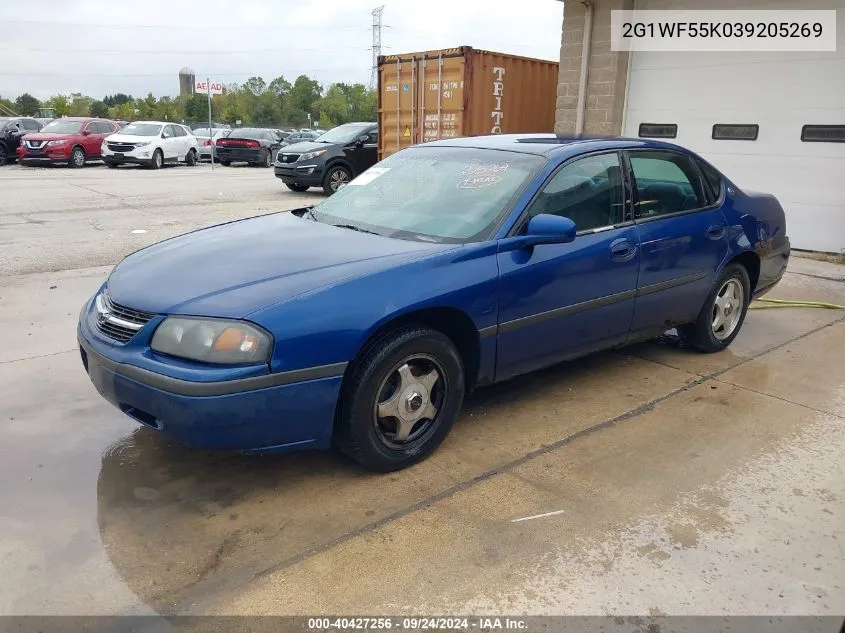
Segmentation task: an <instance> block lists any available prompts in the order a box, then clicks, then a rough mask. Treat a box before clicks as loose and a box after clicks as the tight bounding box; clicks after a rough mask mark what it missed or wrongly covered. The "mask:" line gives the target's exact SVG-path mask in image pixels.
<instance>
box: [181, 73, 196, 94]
mask: <svg viewBox="0 0 845 633" xmlns="http://www.w3.org/2000/svg"><path fill="white" fill-rule="evenodd" d="M196 79H197V77H196V75H195V74H194V69H193V68H188V67H187V66H185V67H184V68H183V69H182V70H180V71H179V96H180V97H190V96H191V95H192V94H194V87H195V86H196V85H197V82H196Z"/></svg>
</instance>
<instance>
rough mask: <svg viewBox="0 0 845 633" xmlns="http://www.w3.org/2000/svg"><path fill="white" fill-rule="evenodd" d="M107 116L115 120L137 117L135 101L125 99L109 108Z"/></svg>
mask: <svg viewBox="0 0 845 633" xmlns="http://www.w3.org/2000/svg"><path fill="white" fill-rule="evenodd" d="M109 118H110V119H114V120H115V121H134V120H135V119H137V118H138V117H137V116H136V115H135V103H134V102H132V101H127V102H125V103H121V104H120V105H116V106H112V107H111V108H109Z"/></svg>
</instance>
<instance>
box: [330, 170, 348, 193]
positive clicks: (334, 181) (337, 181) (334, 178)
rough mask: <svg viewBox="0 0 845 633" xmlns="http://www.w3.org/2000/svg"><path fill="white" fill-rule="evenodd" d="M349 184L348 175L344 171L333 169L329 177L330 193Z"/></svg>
mask: <svg viewBox="0 0 845 633" xmlns="http://www.w3.org/2000/svg"><path fill="white" fill-rule="evenodd" d="M347 184H349V174H348V173H346V170H344V169H335V170H334V171H333V172H332V173H331V175H330V176H329V186H330V187H331V189H332V191H337V190H338V189H341V188H342V187H344V186H345V185H347Z"/></svg>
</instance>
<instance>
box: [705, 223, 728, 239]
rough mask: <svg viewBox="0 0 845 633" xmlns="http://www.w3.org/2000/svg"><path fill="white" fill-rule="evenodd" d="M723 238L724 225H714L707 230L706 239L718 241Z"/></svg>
mask: <svg viewBox="0 0 845 633" xmlns="http://www.w3.org/2000/svg"><path fill="white" fill-rule="evenodd" d="M724 236H725V225H724V224H714V225H713V226H711V227H709V228H708V229H707V237H709V238H710V239H711V240H720V239H722V238H723V237H724Z"/></svg>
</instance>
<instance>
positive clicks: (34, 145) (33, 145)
mask: <svg viewBox="0 0 845 633" xmlns="http://www.w3.org/2000/svg"><path fill="white" fill-rule="evenodd" d="M46 142H47V141H26V146H27V147H28V148H29V149H38V148H39V147H41V146H42V145H44V143H46Z"/></svg>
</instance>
